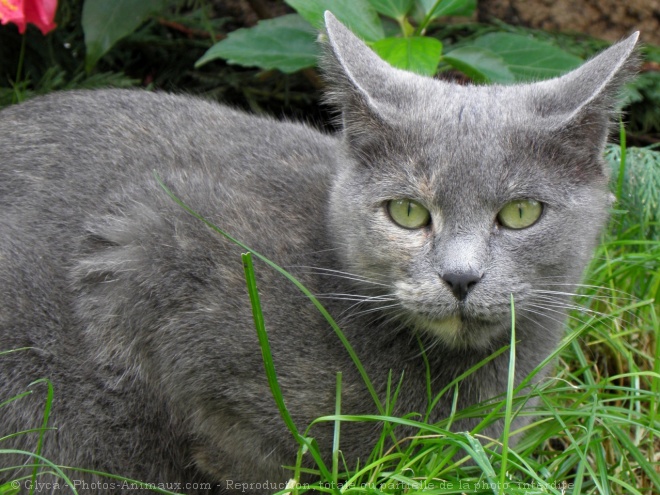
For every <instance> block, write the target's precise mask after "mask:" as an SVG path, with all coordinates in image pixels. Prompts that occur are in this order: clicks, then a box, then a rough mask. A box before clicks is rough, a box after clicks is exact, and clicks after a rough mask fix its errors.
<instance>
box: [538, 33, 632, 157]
mask: <svg viewBox="0 0 660 495" xmlns="http://www.w3.org/2000/svg"><path fill="white" fill-rule="evenodd" d="M638 37H639V32H636V33H634V34H632V35H631V36H629V37H628V38H626V39H625V40H623V41H621V42H619V43H617V44H615V45H613V46H612V47H610V48H608V49H607V50H605V51H604V52H602V53H600V54H599V55H597V56H596V57H594V58H592V59H591V60H589V61H588V62H586V63H585V64H583V65H582V66H580V67H579V68H577V69H575V70H573V71H571V72H569V73H568V74H565V75H564V76H561V77H558V78H556V79H551V80H549V81H542V82H539V83H536V84H532V85H531V86H530V90H531V95H530V96H531V101H530V103H531V105H532V107H533V112H534V114H536V115H537V116H540V117H541V118H543V119H547V120H546V124H547V125H549V126H550V128H554V129H555V130H557V131H565V135H567V136H572V137H573V138H574V139H575V140H579V141H582V142H583V143H584V144H585V145H587V146H589V147H592V148H593V149H594V150H598V151H599V150H600V149H602V147H603V146H604V145H605V141H606V139H607V135H608V132H609V127H610V123H611V121H612V118H613V117H614V116H615V110H616V107H617V102H618V95H619V92H620V90H621V87H622V86H623V85H624V84H625V83H626V82H628V81H630V80H631V79H632V78H633V76H634V74H635V73H636V71H637V68H638V64H639V61H638V57H637V52H636V51H635V45H636V44H637V39H638ZM599 152H600V151H599Z"/></svg>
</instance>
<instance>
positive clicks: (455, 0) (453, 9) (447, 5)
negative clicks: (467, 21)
mask: <svg viewBox="0 0 660 495" xmlns="http://www.w3.org/2000/svg"><path fill="white" fill-rule="evenodd" d="M419 4H420V6H421V8H422V10H423V13H424V15H425V16H427V17H428V18H429V20H430V19H435V18H436V17H440V16H443V15H462V16H469V15H472V13H473V12H474V10H475V9H476V8H477V0H419Z"/></svg>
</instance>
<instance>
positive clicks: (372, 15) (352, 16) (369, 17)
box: [285, 0, 385, 41]
mask: <svg viewBox="0 0 660 495" xmlns="http://www.w3.org/2000/svg"><path fill="white" fill-rule="evenodd" d="M285 1H286V3H288V4H289V5H290V6H291V7H293V8H294V9H296V11H297V12H298V13H299V14H300V15H301V16H303V17H304V18H305V19H307V20H308V21H309V22H310V23H311V24H312V25H313V26H314V27H315V28H317V29H319V30H323V28H324V27H325V22H324V20H323V13H324V12H325V11H326V10H329V11H330V12H332V13H333V14H334V15H335V17H337V19H339V20H340V21H341V22H342V23H343V24H345V25H346V26H347V27H348V28H349V29H350V30H351V31H353V32H354V33H355V34H357V35H358V36H360V37H361V38H362V39H364V40H365V41H378V40H380V39H382V38H384V37H385V31H384V30H383V23H382V22H381V20H380V18H379V17H378V13H377V12H376V10H375V9H374V8H373V7H372V6H371V4H370V3H369V1H368V0H285Z"/></svg>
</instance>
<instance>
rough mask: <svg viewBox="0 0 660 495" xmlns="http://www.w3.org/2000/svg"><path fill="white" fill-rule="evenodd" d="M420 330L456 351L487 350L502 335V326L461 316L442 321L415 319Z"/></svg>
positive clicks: (423, 318)
mask: <svg viewBox="0 0 660 495" xmlns="http://www.w3.org/2000/svg"><path fill="white" fill-rule="evenodd" d="M415 325H416V327H417V328H418V329H420V330H423V331H425V332H428V333H430V334H432V335H433V336H434V337H435V338H437V339H439V340H440V341H441V342H442V343H444V344H445V345H446V346H447V347H451V348H454V349H486V348H490V347H491V344H492V342H493V340H494V339H495V338H496V337H497V336H498V335H500V333H501V330H502V329H501V328H500V327H501V326H500V325H497V324H493V323H487V322H484V321H474V320H467V319H465V318H464V317H462V316H461V315H452V316H449V317H447V318H442V319H430V318H425V317H423V316H418V317H416V318H415Z"/></svg>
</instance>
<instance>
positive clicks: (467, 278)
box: [440, 271, 482, 301]
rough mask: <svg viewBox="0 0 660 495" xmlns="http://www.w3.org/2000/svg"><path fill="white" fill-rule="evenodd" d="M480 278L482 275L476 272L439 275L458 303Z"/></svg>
mask: <svg viewBox="0 0 660 495" xmlns="http://www.w3.org/2000/svg"><path fill="white" fill-rule="evenodd" d="M481 277H482V275H481V274H479V273H478V272H476V271H467V272H445V273H442V274H441V275H440V278H441V279H442V280H444V281H445V283H446V284H447V285H448V286H449V288H450V289H451V291H452V292H453V293H454V296H456V299H458V300H459V301H462V300H463V299H465V298H466V297H467V295H468V292H470V291H471V290H472V289H473V288H474V286H475V285H477V282H479V280H481Z"/></svg>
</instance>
